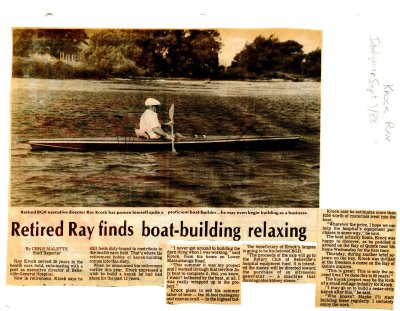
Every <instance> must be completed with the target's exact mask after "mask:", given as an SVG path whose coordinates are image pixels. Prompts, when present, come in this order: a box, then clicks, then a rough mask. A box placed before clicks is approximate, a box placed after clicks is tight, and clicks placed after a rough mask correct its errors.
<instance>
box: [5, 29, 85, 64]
mask: <svg viewBox="0 0 400 311" xmlns="http://www.w3.org/2000/svg"><path fill="white" fill-rule="evenodd" d="M13 39H14V44H13V53H14V56H24V57H27V56H29V55H30V54H33V53H38V54H50V55H51V56H54V57H59V56H60V53H61V52H64V53H68V54H77V53H79V52H80V50H81V44H82V43H86V40H87V39H88V36H87V35H86V32H85V31H84V30H83V29H33V28H32V29H22V28H21V29H19V28H17V29H14V32H13Z"/></svg>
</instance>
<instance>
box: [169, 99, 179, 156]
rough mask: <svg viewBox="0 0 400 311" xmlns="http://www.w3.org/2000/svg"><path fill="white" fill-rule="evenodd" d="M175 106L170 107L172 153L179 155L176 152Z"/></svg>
mask: <svg viewBox="0 0 400 311" xmlns="http://www.w3.org/2000/svg"><path fill="white" fill-rule="evenodd" d="M174 110H175V107H174V104H172V105H171V107H169V112H168V115H169V120H170V121H169V122H168V123H170V125H169V126H170V127H171V136H172V153H174V154H177V152H176V150H175V137H174Z"/></svg>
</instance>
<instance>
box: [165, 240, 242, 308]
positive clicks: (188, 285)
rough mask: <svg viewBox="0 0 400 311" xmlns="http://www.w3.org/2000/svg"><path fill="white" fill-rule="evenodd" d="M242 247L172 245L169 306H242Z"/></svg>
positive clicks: (168, 288) (168, 260) (168, 289)
mask: <svg viewBox="0 0 400 311" xmlns="http://www.w3.org/2000/svg"><path fill="white" fill-rule="evenodd" d="M240 253H241V247H240V246H232V245H215V244H212V245H171V246H169V248H168V251H167V303H169V304H179V303H212V304H240V296H241V295H240V284H241V263H240Z"/></svg>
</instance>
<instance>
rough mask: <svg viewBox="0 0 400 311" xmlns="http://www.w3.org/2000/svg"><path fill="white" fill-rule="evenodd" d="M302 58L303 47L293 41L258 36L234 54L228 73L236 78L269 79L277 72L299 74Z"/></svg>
mask: <svg viewBox="0 0 400 311" xmlns="http://www.w3.org/2000/svg"><path fill="white" fill-rule="evenodd" d="M303 58H304V53H303V46H302V45H301V44H299V43H298V42H296V41H294V40H288V41H285V42H280V41H279V39H278V38H276V37H275V36H274V35H271V36H270V37H269V38H268V39H266V38H264V37H262V36H258V37H256V38H255V39H254V41H253V42H252V43H250V44H246V46H245V47H244V49H243V50H242V51H241V52H239V53H238V54H236V56H235V57H234V59H233V62H232V65H231V66H230V67H229V68H228V73H229V74H231V75H233V76H237V77H247V76H254V75H256V76H257V77H263V76H266V77H271V76H272V75H274V74H275V73H276V72H279V71H282V72H287V73H294V74H300V73H301V62H302V60H303Z"/></svg>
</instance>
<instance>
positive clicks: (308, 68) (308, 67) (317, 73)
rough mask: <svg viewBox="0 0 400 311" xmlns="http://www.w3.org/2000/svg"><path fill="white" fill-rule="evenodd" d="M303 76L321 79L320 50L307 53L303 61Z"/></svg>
mask: <svg viewBox="0 0 400 311" xmlns="http://www.w3.org/2000/svg"><path fill="white" fill-rule="evenodd" d="M303 66H304V74H305V75H306V76H308V77H314V78H319V77H321V49H319V48H318V49H316V50H314V51H312V52H310V53H308V54H307V55H306V57H305V61H304V64H303Z"/></svg>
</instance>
